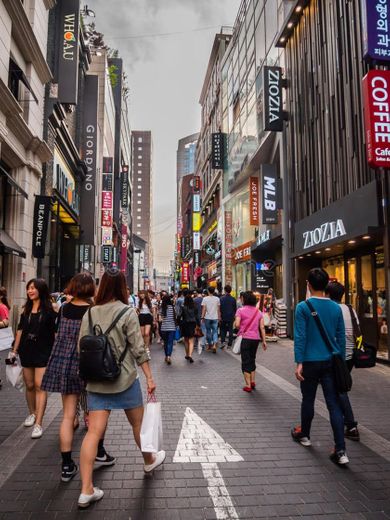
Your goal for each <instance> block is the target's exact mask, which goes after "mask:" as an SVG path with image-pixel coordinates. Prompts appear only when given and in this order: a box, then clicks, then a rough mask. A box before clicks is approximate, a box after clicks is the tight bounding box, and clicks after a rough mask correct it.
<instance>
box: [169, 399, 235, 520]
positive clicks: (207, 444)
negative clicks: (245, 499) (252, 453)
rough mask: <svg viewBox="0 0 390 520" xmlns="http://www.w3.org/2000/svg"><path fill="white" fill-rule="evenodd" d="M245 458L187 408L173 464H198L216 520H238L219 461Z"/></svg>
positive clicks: (233, 460)
mask: <svg viewBox="0 0 390 520" xmlns="http://www.w3.org/2000/svg"><path fill="white" fill-rule="evenodd" d="M243 460H244V459H243V458H242V457H241V455H240V454H239V453H237V451H236V450H235V449H234V448H232V447H231V446H230V444H228V443H227V442H225V441H224V440H223V439H222V437H221V436H220V435H219V434H218V433H217V432H216V431H215V430H213V429H212V428H211V427H210V426H209V425H208V424H207V423H206V422H205V421H204V420H203V419H202V418H201V417H199V415H197V414H196V413H195V412H194V411H193V410H191V408H187V409H186V412H185V415H184V419H183V424H182V427H181V432H180V438H179V442H178V443H177V447H176V452H175V455H174V457H173V462H181V463H186V462H200V463H201V466H202V471H203V475H204V477H205V479H206V480H207V486H208V490H209V494H210V497H211V499H212V501H213V504H214V511H215V514H216V516H217V519H218V520H223V519H225V520H226V519H235V520H237V519H238V515H237V511H236V509H235V507H234V505H233V502H232V499H231V498H230V495H229V492H228V490H227V489H226V486H225V482H224V480H223V478H222V475H221V472H220V471H219V469H218V464H217V463H218V462H241V461H243Z"/></svg>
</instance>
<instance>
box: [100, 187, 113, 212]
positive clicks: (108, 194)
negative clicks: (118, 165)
mask: <svg viewBox="0 0 390 520" xmlns="http://www.w3.org/2000/svg"><path fill="white" fill-rule="evenodd" d="M102 209H112V191H102Z"/></svg>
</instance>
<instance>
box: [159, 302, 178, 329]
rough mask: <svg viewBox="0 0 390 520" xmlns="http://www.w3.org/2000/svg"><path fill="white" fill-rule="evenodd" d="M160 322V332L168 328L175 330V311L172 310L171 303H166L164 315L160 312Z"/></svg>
mask: <svg viewBox="0 0 390 520" xmlns="http://www.w3.org/2000/svg"><path fill="white" fill-rule="evenodd" d="M161 317H162V323H161V332H168V331H170V330H176V323H175V312H174V310H173V305H167V315H166V316H164V315H163V313H162V312H161Z"/></svg>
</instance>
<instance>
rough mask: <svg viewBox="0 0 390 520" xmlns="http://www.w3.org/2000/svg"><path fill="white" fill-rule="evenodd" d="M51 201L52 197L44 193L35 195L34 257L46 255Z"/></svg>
mask: <svg viewBox="0 0 390 520" xmlns="http://www.w3.org/2000/svg"><path fill="white" fill-rule="evenodd" d="M50 201H51V197H46V196H44V195H36V196H35V205H34V228H33V243H32V255H33V257H34V258H44V257H45V244H46V237H47V228H48V224H49V214H50Z"/></svg>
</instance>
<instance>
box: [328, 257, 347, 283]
mask: <svg viewBox="0 0 390 520" xmlns="http://www.w3.org/2000/svg"><path fill="white" fill-rule="evenodd" d="M322 267H323V268H324V269H325V271H326V272H327V273H328V275H329V278H330V280H331V281H332V282H340V283H341V284H343V285H345V276H344V257H343V256H336V257H334V258H329V259H327V260H324V261H323V262H322Z"/></svg>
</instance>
